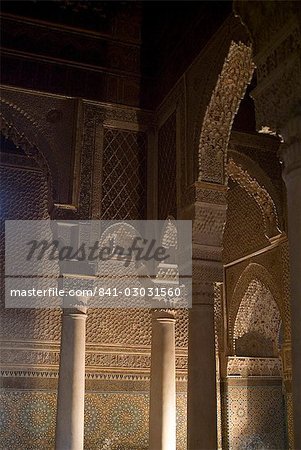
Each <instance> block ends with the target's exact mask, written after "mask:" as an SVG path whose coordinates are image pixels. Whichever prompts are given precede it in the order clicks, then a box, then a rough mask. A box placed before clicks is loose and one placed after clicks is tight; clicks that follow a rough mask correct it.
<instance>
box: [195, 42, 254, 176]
mask: <svg viewBox="0 0 301 450" xmlns="http://www.w3.org/2000/svg"><path fill="white" fill-rule="evenodd" d="M253 70H254V64H253V62H252V59H251V48H250V47H248V46H246V45H244V44H242V43H239V44H236V43H235V42H232V43H231V46H230V50H229V54H228V56H227V58H226V60H225V62H224V66H223V69H222V72H221V74H220V76H219V78H218V81H217V84H216V87H215V89H214V92H213V94H212V96H211V99H210V103H209V105H208V107H207V110H206V114H205V118H204V121H203V125H202V131H201V137H200V143H199V178H198V179H199V180H200V181H210V182H216V183H221V184H222V183H223V182H224V158H225V156H226V151H227V147H228V142H229V137H230V130H231V125H232V122H233V119H234V116H235V113H236V112H237V109H238V107H239V104H240V100H241V98H242V97H243V95H244V93H245V90H246V87H247V84H248V83H249V82H250V80H251V77H252V74H253Z"/></svg>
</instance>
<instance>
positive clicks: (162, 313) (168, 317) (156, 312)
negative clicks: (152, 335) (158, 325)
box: [152, 309, 176, 322]
mask: <svg viewBox="0 0 301 450" xmlns="http://www.w3.org/2000/svg"><path fill="white" fill-rule="evenodd" d="M152 318H153V319H154V320H157V321H158V322H161V321H163V322H166V321H172V322H173V321H175V319H176V311H175V310H174V309H153V310H152Z"/></svg>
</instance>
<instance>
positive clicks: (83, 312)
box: [63, 306, 88, 319]
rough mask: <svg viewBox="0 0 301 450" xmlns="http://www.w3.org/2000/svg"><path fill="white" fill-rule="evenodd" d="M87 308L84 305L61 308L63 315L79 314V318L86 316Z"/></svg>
mask: <svg viewBox="0 0 301 450" xmlns="http://www.w3.org/2000/svg"><path fill="white" fill-rule="evenodd" d="M87 309H88V308H87V307H86V306H78V307H75V308H63V316H79V318H83V319H85V318H86V317H87Z"/></svg>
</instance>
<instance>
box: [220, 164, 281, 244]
mask: <svg viewBox="0 0 301 450" xmlns="http://www.w3.org/2000/svg"><path fill="white" fill-rule="evenodd" d="M226 168H227V173H228V175H229V176H230V177H231V178H232V180H234V181H236V182H237V183H238V185H239V186H240V187H242V188H243V189H245V190H246V192H247V194H248V195H250V196H251V197H252V198H254V200H255V201H256V203H257V204H258V206H259V208H260V210H261V213H262V216H263V221H264V225H265V232H266V235H267V236H269V237H271V236H273V235H275V234H279V229H278V227H277V225H278V220H277V212H276V207H275V204H274V202H273V200H272V198H271V196H270V194H269V193H268V192H267V190H266V189H265V188H263V187H262V186H260V184H259V183H258V181H257V180H256V179H255V178H252V177H251V176H250V175H249V173H248V172H247V171H246V170H243V168H242V167H241V166H240V165H238V164H236V162H235V161H234V160H233V159H232V158H229V160H228V163H227V166H226Z"/></svg>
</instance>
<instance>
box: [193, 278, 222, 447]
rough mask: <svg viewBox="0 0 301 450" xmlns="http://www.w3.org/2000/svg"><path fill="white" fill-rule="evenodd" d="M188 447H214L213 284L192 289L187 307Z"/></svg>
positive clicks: (215, 444)
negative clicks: (188, 308) (197, 290)
mask: <svg viewBox="0 0 301 450" xmlns="http://www.w3.org/2000/svg"><path fill="white" fill-rule="evenodd" d="M188 339H189V343H188V397H187V448H188V449H189V450H211V449H216V448H217V399H216V367H215V334H214V288H213V284H212V285H211V284H210V285H209V284H208V285H207V286H203V290H202V292H193V296H192V308H191V309H190V311H189V336H188Z"/></svg>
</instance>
